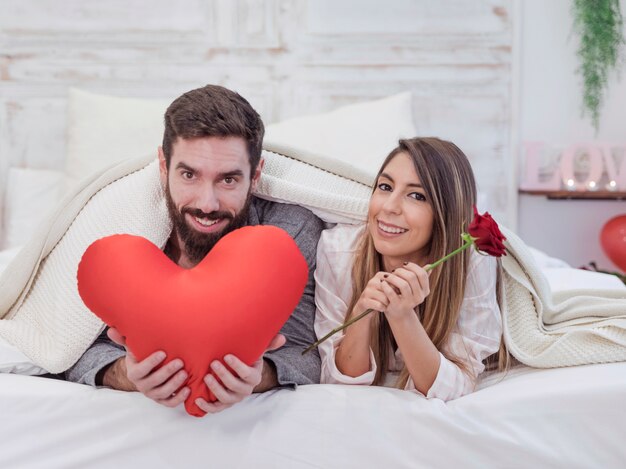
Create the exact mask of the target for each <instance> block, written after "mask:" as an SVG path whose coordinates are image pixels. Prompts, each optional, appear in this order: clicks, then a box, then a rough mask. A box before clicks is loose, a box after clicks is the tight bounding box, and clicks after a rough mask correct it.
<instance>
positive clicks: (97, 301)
mask: <svg viewBox="0 0 626 469" xmlns="http://www.w3.org/2000/svg"><path fill="white" fill-rule="evenodd" d="M77 276H78V291H79V293H80V296H81V298H82V299H83V301H84V303H85V305H86V306H87V307H88V308H89V309H90V310H91V311H93V312H94V313H95V314H96V315H97V316H99V317H100V318H101V319H102V320H103V321H104V322H105V323H107V324H108V325H110V326H112V327H115V328H116V329H117V330H118V331H119V332H120V333H121V334H122V335H123V336H125V337H126V343H127V346H128V348H129V350H131V351H132V352H133V353H134V354H135V355H136V356H137V358H138V359H139V360H142V359H144V358H146V357H147V356H148V355H150V354H152V353H154V352H155V351H157V350H164V351H165V353H166V354H167V358H166V360H165V361H164V362H163V365H165V364H166V363H168V362H170V361H171V360H173V359H175V358H180V359H182V360H183V362H184V364H185V365H184V366H185V370H186V371H187V374H188V379H187V382H186V385H187V386H189V388H190V389H191V393H190V395H189V397H188V398H187V400H186V402H185V407H186V409H187V412H188V413H189V414H191V415H195V416H198V417H200V416H203V415H204V411H202V410H201V409H200V408H199V407H198V406H196V404H195V400H196V399H197V398H198V397H203V398H204V399H205V400H207V401H215V397H214V396H213V395H212V393H210V391H209V390H208V388H207V386H206V385H205V384H204V382H203V378H204V377H205V376H206V375H207V374H208V373H209V372H211V369H210V367H209V364H210V363H211V362H212V361H213V360H219V361H223V358H224V356H225V355H227V354H229V353H231V354H233V355H235V356H236V357H238V358H239V359H241V360H242V361H244V362H245V363H247V364H248V365H251V364H252V363H254V362H255V361H256V360H258V359H259V357H260V356H261V355H262V354H263V352H264V351H265V349H266V347H267V345H268V344H269V343H270V341H271V340H272V338H273V337H274V336H275V335H276V334H277V333H278V332H279V331H280V329H281V327H282V326H283V324H284V323H285V322H286V321H287V319H289V316H290V315H291V313H292V312H293V310H294V309H295V307H296V306H297V304H298V302H299V301H300V297H301V296H302V292H303V291H304V287H305V285H306V283H307V279H308V265H307V263H306V260H305V259H304V256H302V254H301V252H300V250H299V249H298V246H297V244H296V243H295V241H294V240H293V239H292V238H291V237H290V236H289V235H288V234H287V232H285V231H284V230H282V229H280V228H277V227H275V226H249V227H244V228H241V229H238V230H235V231H233V232H232V233H229V234H227V235H226V236H224V237H223V238H222V239H221V240H220V241H219V242H218V243H217V244H216V245H215V247H213V249H212V250H211V251H210V252H209V254H208V255H207V256H206V257H205V258H204V259H203V260H202V261H201V262H200V263H199V264H198V265H197V266H196V267H194V268H193V269H183V268H181V267H179V266H178V265H176V264H175V263H173V262H172V261H171V260H169V259H168V258H167V257H166V256H165V254H163V252H162V251H161V250H160V249H159V248H158V247H156V246H155V245H154V244H152V243H151V242H150V241H148V240H146V239H145V238H141V237H139V236H131V235H114V236H108V237H106V238H102V239H99V240H98V241H96V242H94V243H93V244H91V246H89V247H88V248H87V250H86V251H85V253H84V254H83V257H82V260H81V262H80V264H79V266H78V275H77Z"/></svg>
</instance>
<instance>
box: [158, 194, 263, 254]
mask: <svg viewBox="0 0 626 469" xmlns="http://www.w3.org/2000/svg"><path fill="white" fill-rule="evenodd" d="M165 199H166V201H167V211H168V212H169V215H170V218H171V219H172V223H173V224H174V233H172V234H174V235H178V238H179V240H180V241H181V242H182V244H183V245H182V246H180V250H181V253H182V252H184V253H185V254H186V255H187V258H188V259H189V260H190V261H191V262H192V263H193V264H197V263H198V262H200V261H201V260H202V259H204V257H205V256H206V255H207V254H208V253H209V251H210V250H211V249H213V246H215V245H216V244H217V242H218V241H219V240H220V239H221V238H222V237H224V236H225V235H226V234H228V233H230V232H231V231H234V230H236V229H237V228H241V227H242V226H244V225H245V224H246V221H247V220H248V211H249V208H250V199H251V197H250V190H248V194H247V195H246V203H245V204H244V206H243V208H242V209H241V210H240V211H239V212H238V213H236V214H235V216H233V215H232V214H230V213H228V212H221V211H215V212H211V213H205V212H203V211H202V210H200V209H197V208H195V209H194V208H189V207H183V208H182V209H181V210H180V211H179V210H178V209H177V208H176V205H175V204H174V200H173V199H172V194H171V193H170V186H169V183H168V184H167V186H166V188H165ZM185 213H188V214H190V215H191V216H193V217H199V218H206V219H208V220H219V219H224V220H230V222H228V224H227V225H226V226H225V227H224V228H223V229H222V230H220V231H217V232H215V233H201V232H199V231H197V230H196V229H195V228H192V227H191V226H189V224H188V223H187V221H186V220H185Z"/></svg>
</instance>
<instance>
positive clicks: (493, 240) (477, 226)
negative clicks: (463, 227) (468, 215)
mask: <svg viewBox="0 0 626 469" xmlns="http://www.w3.org/2000/svg"><path fill="white" fill-rule="evenodd" d="M467 232H468V233H469V234H470V236H472V237H473V238H475V241H474V244H475V245H476V248H477V249H478V250H479V251H481V252H484V253H486V254H489V255H490V256H495V257H501V256H506V248H505V247H504V244H503V243H502V241H504V240H505V239H506V238H505V237H504V235H503V234H502V232H501V231H500V228H499V227H498V224H497V223H496V221H495V220H494V219H493V218H491V215H489V212H485V214H484V215H481V214H480V213H478V210H476V206H474V219H473V220H472V223H470V225H469V227H468V228H467Z"/></svg>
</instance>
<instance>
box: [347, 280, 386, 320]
mask: <svg viewBox="0 0 626 469" xmlns="http://www.w3.org/2000/svg"><path fill="white" fill-rule="evenodd" d="M387 275H388V274H387V273H386V272H378V273H377V274H376V275H374V276H373V277H372V278H371V279H370V281H369V282H367V285H366V286H365V289H364V290H363V292H362V293H361V296H360V297H359V300H358V301H357V302H356V305H355V306H354V309H353V310H352V317H354V316H357V315H359V314H361V313H363V312H365V311H367V310H368V309H373V310H374V311H384V310H385V308H387V305H389V299H388V297H387V295H386V294H385V291H384V290H383V283H384V282H383V280H384V278H385V276H387ZM367 317H369V318H372V317H374V315H373V314H368V315H367V316H366V318H367Z"/></svg>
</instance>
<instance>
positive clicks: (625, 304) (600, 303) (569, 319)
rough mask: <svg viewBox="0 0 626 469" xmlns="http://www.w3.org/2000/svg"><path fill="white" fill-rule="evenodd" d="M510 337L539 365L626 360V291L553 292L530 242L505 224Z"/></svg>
mask: <svg viewBox="0 0 626 469" xmlns="http://www.w3.org/2000/svg"><path fill="white" fill-rule="evenodd" d="M502 231H503V233H504V235H505V236H506V237H507V241H506V242H505V245H506V247H507V252H508V255H507V256H504V257H502V267H503V269H504V282H503V283H504V292H505V295H504V296H505V301H504V302H503V303H504V304H503V305H502V317H503V326H504V340H505V343H506V345H507V348H508V350H509V351H510V352H511V354H512V355H513V356H514V357H515V358H517V359H518V360H519V361H521V362H522V363H524V364H526V365H529V366H534V367H538V368H552V367H557V366H571V365H583V364H587V363H606V362H616V361H624V360H626V290H625V289H616V290H614V291H612V290H591V289H587V290H566V291H563V292H560V293H557V294H554V295H553V294H552V292H551V291H550V287H549V285H548V282H547V280H546V279H545V277H544V275H543V274H542V272H541V270H540V269H539V268H538V267H537V265H536V263H535V261H534V258H533V256H532V254H531V253H530V251H529V250H528V247H527V246H526V245H525V244H524V242H523V241H522V240H521V239H520V238H518V237H517V236H516V235H515V234H514V233H512V232H511V231H509V230H507V229H504V228H503V230H502Z"/></svg>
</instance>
